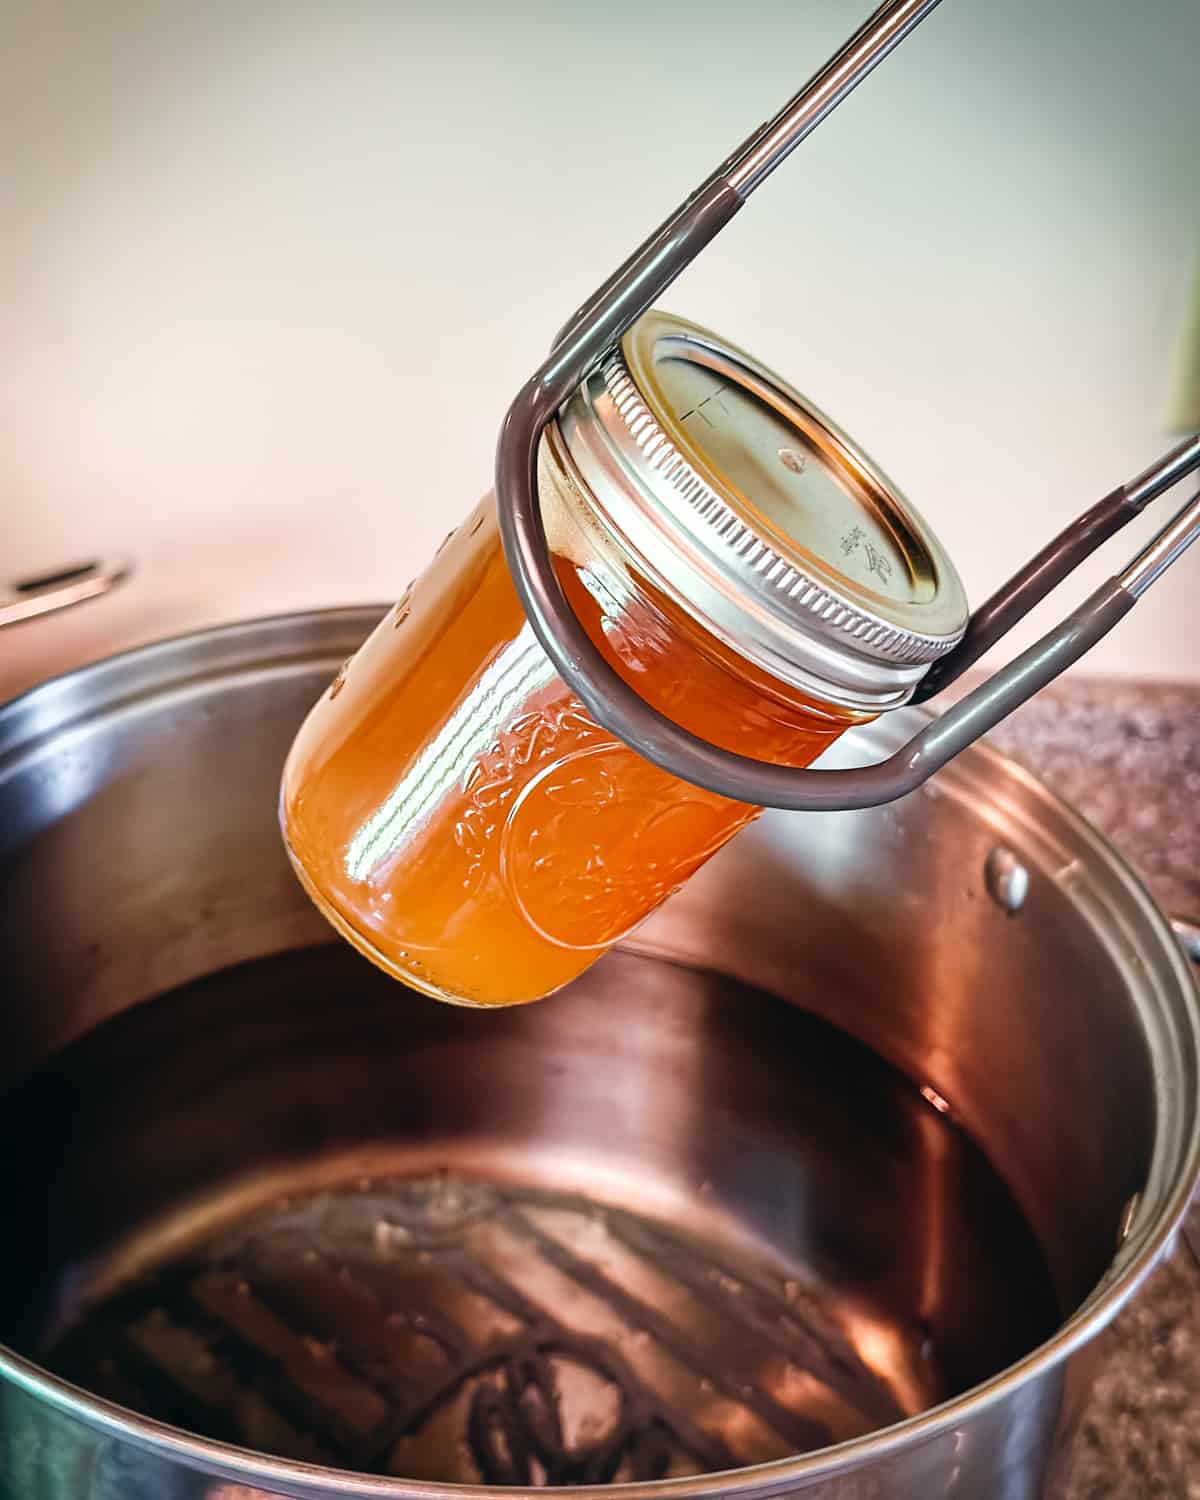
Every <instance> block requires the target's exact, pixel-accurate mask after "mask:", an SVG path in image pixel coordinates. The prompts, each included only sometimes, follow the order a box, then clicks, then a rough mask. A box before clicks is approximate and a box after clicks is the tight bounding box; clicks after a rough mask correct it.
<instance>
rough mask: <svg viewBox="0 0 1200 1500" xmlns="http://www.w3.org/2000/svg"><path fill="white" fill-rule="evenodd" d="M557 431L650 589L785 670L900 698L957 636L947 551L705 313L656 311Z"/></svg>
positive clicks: (756, 658) (883, 700) (885, 704)
mask: <svg viewBox="0 0 1200 1500" xmlns="http://www.w3.org/2000/svg"><path fill="white" fill-rule="evenodd" d="M552 436H556V437H557V439H558V441H556V442H555V448H556V449H558V450H559V456H560V459H565V460H566V461H567V464H568V467H569V468H570V469H573V470H574V471H575V473H574V477H575V478H576V481H577V482H578V483H579V484H580V487H581V489H582V492H583V494H584V497H585V499H587V501H588V502H589V503H590V505H591V507H592V508H593V510H594V512H595V515H596V519H597V520H599V521H600V522H601V523H602V525H603V526H604V527H605V529H606V530H608V531H609V532H610V533H611V534H612V535H613V536H614V537H615V538H616V539H617V540H618V541H619V542H620V543H621V544H622V546H623V547H624V549H625V550H626V551H627V552H628V553H630V554H631V555H632V557H633V559H634V561H635V564H636V565H637V566H638V567H639V569H640V570H641V571H643V572H644V573H645V574H646V576H647V577H648V578H649V579H650V580H651V581H652V582H653V583H654V584H655V586H657V587H659V588H661V589H662V590H664V592H665V593H666V594H667V595H668V597H670V598H672V599H673V600H674V601H675V602H676V603H678V604H679V605H680V606H681V607H682V608H684V609H685V610H686V611H687V612H688V613H689V614H690V615H691V616H692V617H693V618H695V619H696V620H697V622H698V623H699V624H701V625H702V626H704V627H705V628H706V629H707V630H709V631H710V632H711V633H712V634H714V635H715V636H717V637H718V639H720V640H723V641H724V642H725V643H726V644H728V645H730V646H732V647H733V648H734V649H735V650H737V651H739V652H740V653H741V654H742V655H743V656H745V657H746V658H748V659H749V660H751V661H753V662H755V663H756V664H757V665H759V666H761V667H763V668H764V669H765V670H767V671H769V672H770V673H771V674H772V675H774V676H776V677H778V678H779V679H781V680H783V681H785V682H788V683H791V684H793V685H796V686H799V687H801V688H803V689H805V690H807V691H810V692H812V693H814V694H816V695H817V696H818V697H824V698H826V699H829V700H830V701H833V702H837V703H840V704H843V705H846V706H849V707H852V708H859V709H863V710H865V711H878V710H880V709H883V708H889V707H894V706H895V705H896V704H898V703H903V702H904V701H905V700H906V699H907V698H908V697H909V696H910V695H911V693H912V690H913V688H914V687H915V686H916V684H917V683H918V682H919V681H920V679H921V677H922V676H923V675H924V673H925V671H926V669H927V668H928V666H929V664H930V663H931V662H933V661H936V660H937V658H938V657H940V656H942V655H944V654H945V653H946V652H947V651H949V650H950V649H951V648H952V647H953V646H954V645H955V644H956V643H957V642H958V641H959V639H960V638H961V636H962V633H963V630H964V629H965V627H966V622H967V601H966V596H965V594H964V592H963V588H962V584H961V583H960V581H959V578H958V574H957V572H956V571H955V569H954V565H953V563H952V562H951V561H950V559H949V557H947V555H946V553H945V551H944V550H943V548H942V546H941V544H940V543H939V542H938V540H937V538H936V537H935V536H934V535H933V533H932V532H931V531H930V530H929V528H928V527H927V526H926V525H925V523H924V522H923V521H922V519H921V517H920V516H919V515H918V514H917V512H916V511H915V510H914V509H913V507H912V506H911V505H910V504H909V503H908V502H907V501H906V500H905V499H904V498H903V497H902V496H901V495H900V493H899V492H898V491H897V489H896V487H895V486H894V485H893V484H892V483H891V481H890V480H889V479H887V478H886V476H885V475H884V474H883V473H881V471H880V470H879V469H878V468H877V467H876V466H875V465H874V464H873V463H872V462H871V460H870V459H869V458H867V457H866V455H865V454H864V453H863V452H862V451H861V449H859V448H858V447H857V446H856V444H854V443H853V442H852V441H851V440H850V439H849V438H848V437H847V436H846V435H845V434H844V433H843V432H841V431H839V430H838V428H837V427H835V426H834V425H833V423H832V422H830V421H829V419H828V418H827V417H825V416H824V415H822V413H821V412H819V411H817V409H816V408H815V407H813V406H812V405H811V404H810V403H809V402H808V401H806V400H805V399H804V397H802V396H800V395H799V394H798V393H797V392H796V391H794V390H792V389H791V387H790V386H788V385H786V384H785V383H784V382H783V381H782V380H780V379H779V377H778V376H776V375H774V374H772V373H771V372H770V371H769V370H766V369H764V368H763V366H761V365H759V364H758V363H757V362H756V361H754V360H753V359H751V358H750V357H749V356H748V355H746V354H744V353H743V352H742V351H741V350H739V349H737V348H735V347H734V346H733V345H732V344H729V343H727V342H726V341H725V340H724V339H721V338H718V337H717V336H716V335H714V334H711V333H708V332H706V331H705V330H704V329H702V328H697V327H696V326H695V325H694V324H691V323H686V322H684V321H683V320H682V319H679V318H674V317H669V316H667V315H665V314H663V313H657V312H652V313H648V314H647V315H646V316H645V317H643V318H642V319H641V320H640V321H639V322H638V323H637V324H635V326H634V327H633V328H632V329H631V330H630V332H629V333H628V334H627V335H626V337H625V339H624V341H623V343H622V345H621V347H620V349H619V350H617V351H615V352H614V353H613V354H611V355H610V356H609V357H608V358H607V359H606V360H605V361H604V362H603V363H602V364H601V365H600V367H599V368H598V369H597V370H595V371H594V372H593V373H592V375H591V376H590V377H589V378H588V379H587V380H586V381H585V382H584V383H583V385H582V386H580V388H579V389H578V390H577V391H576V392H575V393H574V395H573V396H572V397H571V398H570V399H569V400H568V401H567V402H566V403H565V404H564V406H563V407H562V409H561V411H560V412H559V416H558V425H557V434H553V433H552ZM563 450H565V451H563Z"/></svg>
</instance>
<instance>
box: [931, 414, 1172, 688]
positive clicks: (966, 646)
mask: <svg viewBox="0 0 1200 1500" xmlns="http://www.w3.org/2000/svg"><path fill="white" fill-rule="evenodd" d="M1195 469H1200V436H1197V437H1190V438H1185V439H1184V441H1183V442H1182V443H1180V444H1178V446H1177V447H1175V448H1172V449H1171V451H1170V452H1169V453H1167V454H1165V455H1164V456H1163V457H1162V458H1160V459H1159V460H1158V462H1157V463H1154V464H1151V466H1150V467H1149V468H1148V469H1145V470H1144V471H1143V472H1142V473H1141V474H1139V475H1138V476H1137V478H1136V479H1131V480H1130V481H1129V482H1128V484H1122V485H1119V486H1118V487H1117V488H1116V489H1115V490H1113V491H1112V493H1111V494H1108V495H1105V497H1104V499H1103V500H1098V501H1097V502H1096V504H1095V505H1093V506H1092V507H1091V509H1090V510H1085V511H1084V513H1083V515H1081V516H1078V517H1077V518H1076V519H1075V520H1074V521H1072V522H1071V523H1070V524H1069V525H1068V526H1066V527H1065V528H1064V529H1063V530H1062V531H1060V532H1059V534H1058V535H1057V536H1056V537H1055V538H1054V539H1053V541H1051V542H1048V543H1047V544H1046V546H1044V547H1043V548H1042V550H1041V551H1040V552H1039V553H1038V554H1037V555H1036V557H1033V558H1031V559H1030V560H1029V562H1027V563H1026V564H1025V566H1024V567H1023V568H1021V569H1020V571H1019V572H1016V573H1014V574H1013V576H1012V577H1011V578H1010V579H1009V580H1008V582H1007V583H1005V584H1002V585H1001V586H1000V588H998V589H997V590H996V592H995V593H994V594H993V595H992V597H991V598H990V599H988V600H987V601H986V603H984V604H981V605H980V606H979V608H978V609H977V610H975V611H973V613H972V615H971V618H970V620H969V621H968V622H967V629H966V633H965V634H964V636H963V638H962V640H961V641H960V642H959V643H958V645H957V646H955V648H954V650H953V651H950V652H948V653H947V654H946V655H945V656H943V657H942V659H941V660H940V661H936V662H934V664H933V666H931V667H930V669H929V671H928V672H926V674H925V676H924V677H923V678H922V679H921V682H920V684H919V685H918V687H917V690H916V692H915V693H914V694H913V702H914V703H926V702H928V700H929V699H930V698H932V697H933V696H934V694H935V693H940V692H941V690H942V689H943V688H944V687H948V686H949V685H950V683H952V682H954V681H955V680H956V679H957V678H959V677H961V676H962V674H963V673H964V672H965V671H966V670H967V669H968V668H969V667H972V666H974V665H975V663H976V662H977V661H978V660H979V658H980V657H981V656H982V655H983V654H984V652H985V651H990V650H991V649H992V647H993V646H994V645H995V644H996V642H997V641H999V640H1000V639H1001V638H1002V637H1003V636H1006V635H1007V634H1008V632H1009V631H1010V630H1011V629H1012V628H1013V626H1014V625H1016V624H1017V622H1018V621H1019V620H1023V619H1024V618H1025V616H1026V615H1027V614H1028V613H1029V611H1030V610H1031V609H1033V608H1034V607H1035V605H1038V604H1040V603H1041V602H1042V600H1043V599H1044V598H1045V597H1046V595H1047V594H1049V593H1050V592H1051V591H1052V590H1053V589H1056V588H1057V587H1058V585H1059V584H1060V583H1061V582H1062V581H1063V579H1064V578H1066V577H1067V575H1068V574H1070V573H1073V572H1074V571H1075V569H1076V568H1077V567H1078V566H1079V564H1080V563H1081V562H1083V560H1084V559H1085V558H1087V557H1090V556H1091V555H1092V553H1093V552H1095V550H1096V548H1097V547H1099V546H1100V545H1101V544H1102V543H1103V542H1106V541H1107V540H1108V538H1109V537H1110V536H1114V535H1115V534H1116V533H1117V532H1118V531H1120V530H1121V528H1122V527H1123V526H1127V525H1128V524H1129V522H1130V521H1132V520H1133V519H1134V518H1135V517H1136V516H1140V515H1141V513H1142V511H1143V510H1145V508H1146V506H1147V505H1149V504H1150V502H1151V500H1156V499H1157V498H1158V497H1159V495H1161V494H1164V493H1165V492H1166V491H1167V490H1169V489H1170V488H1171V486H1172V485H1174V484H1176V483H1178V481H1179V480H1180V479H1183V478H1184V477H1185V476H1186V475H1188V474H1190V473H1192V472H1193V470H1195Z"/></svg>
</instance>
